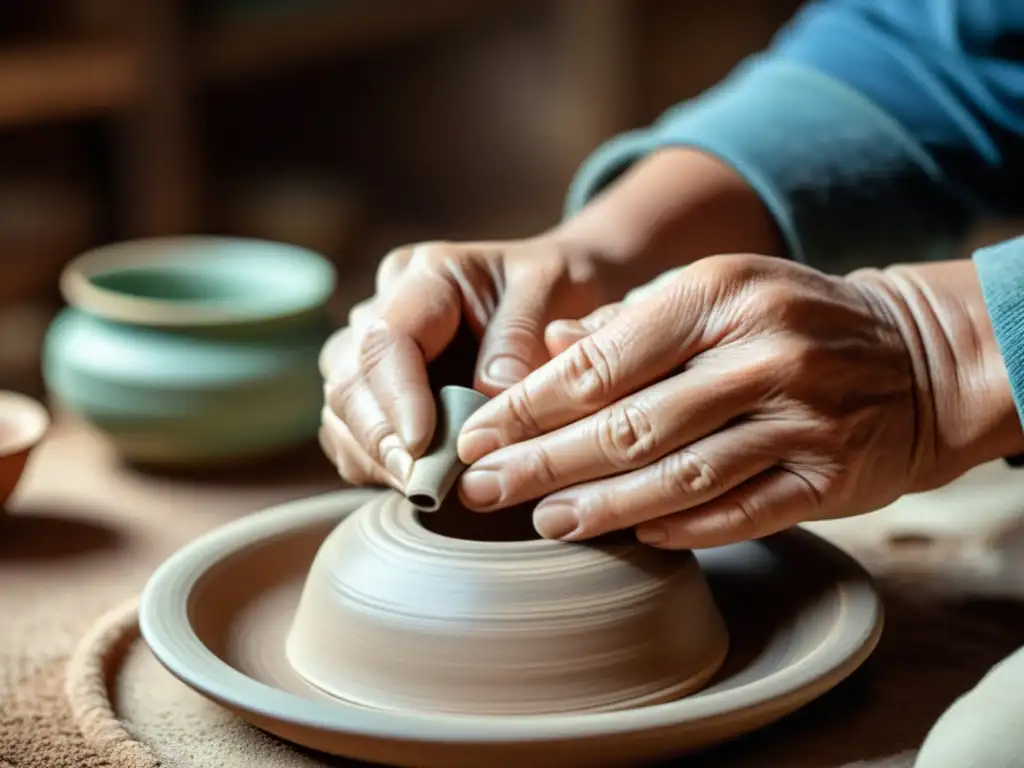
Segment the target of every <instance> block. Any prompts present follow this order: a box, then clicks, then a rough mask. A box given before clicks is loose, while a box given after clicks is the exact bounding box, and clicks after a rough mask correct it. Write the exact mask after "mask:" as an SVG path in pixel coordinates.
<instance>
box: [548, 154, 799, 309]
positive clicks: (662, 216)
mask: <svg viewBox="0 0 1024 768" xmlns="http://www.w3.org/2000/svg"><path fill="white" fill-rule="evenodd" d="M554 234H555V236H556V237H558V238H560V239H561V240H563V241H566V242H568V243H570V244H572V245H573V246H574V247H576V248H579V249H582V250H585V251H586V252H588V253H591V254H595V255H596V256H597V258H598V259H600V260H601V262H602V263H603V264H604V265H605V266H606V268H607V269H608V272H609V273H610V276H611V279H612V280H613V282H614V284H615V285H616V286H617V288H621V291H622V293H625V292H626V291H627V290H629V289H632V288H635V287H637V286H638V285H641V284H644V283H647V282H649V281H651V280H653V279H654V278H655V277H657V276H658V275H659V274H661V273H663V272H665V271H667V270H669V269H671V268H673V267H677V266H680V265H684V264H688V263H691V262H693V261H696V260H697V259H700V258H703V257H705V256H710V255H713V254H717V253H760V254H765V255H772V256H782V255H784V254H785V246H784V243H783V241H782V238H781V236H780V234H779V230H778V227H777V226H776V225H775V221H774V219H773V218H772V216H771V214H770V213H769V211H768V209H767V208H766V207H765V205H764V203H763V201H762V200H761V198H760V197H759V196H758V194H757V193H756V192H755V191H754V189H753V188H752V187H751V186H750V185H749V184H748V183H747V182H746V181H745V180H744V179H743V177H741V176H740V175H739V174H737V173H736V172H735V171H734V170H733V169H732V168H730V167H729V166H728V165H725V164H724V163H722V162H721V161H719V160H717V159H716V158H714V157H712V156H710V155H706V154H704V153H701V152H698V151H695V150H691V149H676V148H668V149H663V150H658V151H655V152H654V153H653V154H651V155H650V156H649V157H647V158H645V159H644V160H643V161H641V162H639V163H637V164H636V165H635V166H634V167H633V168H631V169H630V170H629V171H628V172H626V173H625V174H624V175H623V176H622V177H621V178H620V179H619V180H618V181H617V182H616V183H615V184H613V185H611V186H610V187H608V188H607V189H605V190H604V191H603V193H602V194H600V195H598V196H597V197H596V198H594V199H593V200H592V201H590V202H589V204H587V205H586V206H585V207H583V208H582V210H581V211H580V212H579V213H577V214H576V215H574V216H571V217H570V218H568V219H567V220H566V221H565V222H564V223H563V224H562V225H560V226H559V227H558V228H557V229H556V230H555V233H554Z"/></svg>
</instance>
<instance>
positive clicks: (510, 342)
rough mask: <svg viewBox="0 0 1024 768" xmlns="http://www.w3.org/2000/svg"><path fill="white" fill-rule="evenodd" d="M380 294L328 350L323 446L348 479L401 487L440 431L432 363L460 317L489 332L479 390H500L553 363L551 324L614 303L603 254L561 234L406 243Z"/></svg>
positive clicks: (384, 270) (389, 260) (382, 278)
mask: <svg viewBox="0 0 1024 768" xmlns="http://www.w3.org/2000/svg"><path fill="white" fill-rule="evenodd" d="M376 290H377V293H376V295H375V296H373V297H372V298H371V299H369V300H368V301H365V302H363V303H362V304H360V305H358V306H356V307H355V308H354V309H353V310H352V312H351V314H350V316H349V325H348V327H346V328H344V329H342V330H341V331H339V332H338V333H336V334H335V335H334V336H333V337H332V338H331V339H330V340H329V341H328V343H327V345H326V346H325V347H324V350H323V353H322V354H321V358H320V368H321V372H322V374H323V376H324V379H325V394H326V402H327V406H326V407H325V408H324V414H323V428H322V429H321V443H322V445H323V447H324V450H325V451H326V453H327V455H328V456H329V457H330V458H331V459H332V460H333V461H334V462H335V463H336V464H337V466H338V469H339V471H340V473H341V474H342V476H343V477H344V478H345V479H346V480H348V481H349V482H351V483H354V484H365V483H378V484H386V485H391V486H394V487H397V488H399V489H401V488H402V487H404V484H405V482H406V480H407V478H408V473H409V471H410V468H411V465H412V461H413V457H417V456H419V455H421V454H422V452H423V451H424V450H425V448H426V447H427V445H428V444H429V442H430V439H431V437H432V435H433V431H434V421H435V412H436V407H435V404H434V401H433V396H432V394H431V391H430V388H429V386H428V382H427V369H426V365H427V363H429V362H430V361H431V360H433V359H434V358H436V357H437V356H438V355H439V354H440V353H441V352H442V351H443V350H444V348H445V347H446V346H447V345H448V344H449V343H450V342H451V341H452V339H453V337H454V335H455V333H456V330H457V329H458V327H459V324H460V323H461V322H463V321H465V322H466V323H467V324H468V325H469V326H470V327H471V328H472V329H473V331H474V332H475V333H476V334H477V336H478V337H479V338H480V339H481V348H480V353H479V357H478V360H477V367H476V374H475V376H476V381H475V385H474V386H475V387H476V388H477V389H479V390H480V391H482V392H485V393H487V394H497V393H498V392H500V391H502V390H503V389H505V388H506V387H508V386H510V385H511V384H514V383H515V382H517V381H519V380H520V379H522V378H523V377H524V376H526V374H528V373H529V372H530V371H532V370H534V369H535V368H537V367H538V366H539V365H541V364H542V363H544V362H546V361H547V360H548V359H549V357H550V356H549V353H548V351H547V347H546V346H545V344H544V337H543V334H544V328H545V326H546V325H547V324H548V323H549V322H551V321H552V320H554V319H555V318H559V317H574V318H578V317H582V316H584V315H585V314H587V313H588V312H590V311H592V310H593V309H595V308H596V307H598V306H600V304H601V302H602V301H606V300H607V296H605V295H603V293H602V291H601V281H600V279H599V275H598V270H597V269H596V267H595V262H594V260H592V259H590V258H589V257H588V256H587V255H586V254H581V253H579V252H578V250H575V249H573V248H572V247H570V246H568V245H566V244H564V243H562V242H561V241H560V240H559V239H558V238H557V237H556V236H544V237H540V238H536V239H533V240H524V241H518V242H508V243H480V244H449V243H435V244H424V245H417V246H414V247H409V248H400V249H398V250H396V251H394V252H392V253H391V254H389V255H388V256H387V257H386V258H385V259H384V260H383V262H382V263H381V265H380V268H379V269H378V272H377V286H376Z"/></svg>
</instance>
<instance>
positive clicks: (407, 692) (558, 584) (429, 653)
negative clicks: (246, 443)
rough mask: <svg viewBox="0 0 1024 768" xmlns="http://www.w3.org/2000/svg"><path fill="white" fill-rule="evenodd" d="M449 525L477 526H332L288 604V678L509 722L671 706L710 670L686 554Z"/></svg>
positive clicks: (714, 615)
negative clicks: (510, 717)
mask: <svg viewBox="0 0 1024 768" xmlns="http://www.w3.org/2000/svg"><path fill="white" fill-rule="evenodd" d="M460 514H461V515H462V517H463V519H465V520H470V518H472V519H474V520H475V519H484V518H485V517H490V515H487V516H484V515H476V514H474V513H471V512H467V511H464V510H463V511H462V512H461V513H459V512H458V511H457V510H452V511H451V513H449V512H448V511H446V510H442V511H441V512H440V513H436V514H435V515H429V514H428V515H426V516H422V515H421V513H419V512H417V510H416V509H415V508H414V507H413V506H412V505H411V504H410V503H409V502H408V501H406V500H405V499H404V498H403V497H402V496H401V495H399V494H398V493H388V494H382V495H381V496H380V497H378V498H377V499H375V500H373V501H371V502H370V503H368V504H367V505H366V506H364V507H362V508H361V509H359V510H357V511H356V512H354V513H353V514H352V515H350V516H349V517H347V518H346V519H345V520H344V521H343V522H342V523H341V524H340V525H339V526H338V527H337V528H336V529H335V530H334V531H333V533H332V534H331V535H330V536H329V537H328V538H327V539H326V540H325V541H324V544H323V546H322V547H321V549H320V551H319V552H318V554H317V556H316V558H315V560H314V562H313V565H312V568H311V569H310V573H309V576H308V578H307V582H306V584H305V587H304V589H303V592H302V597H301V599H300V601H299V605H298V609H297V611H296V615H295V619H294V622H293V625H292V628H291V631H290V632H289V635H288V639H287V647H286V653H287V656H288V660H289V663H290V664H291V665H292V666H293V667H294V669H295V670H296V672H298V673H299V674H300V675H301V676H302V677H303V678H305V679H306V680H307V681H308V682H310V683H312V684H313V685H315V686H317V687H318V688H320V689H322V690H323V691H325V692H327V693H328V694H330V695H332V696H335V697H337V698H340V699H344V700H346V701H349V702H352V703H356V704H361V705H363V706H366V707H370V708H374V709H390V710H406V711H423V712H450V713H464V714H520V715H522V714H549V713H556V712H594V711H602V710H613V709H628V708H633V707H637V706H644V705H647V704H654V703H660V702H664V701H668V700H672V699H676V698H679V697H682V696H685V695H687V694H688V693H691V692H693V691H695V690H697V689H698V688H700V687H701V686H703V685H704V684H705V683H706V682H707V681H708V680H709V679H710V678H711V676H712V675H713V674H714V673H715V672H716V671H717V669H718V668H719V666H720V665H721V663H722V662H723V660H724V658H725V655H726V651H727V647H728V637H727V633H726V629H725V624H724V622H723V621H722V618H721V616H720V615H719V612H718V610H717V608H716V606H715V604H714V602H713V600H712V597H711V594H710V591H709V589H708V587H707V584H706V583H705V581H704V577H703V575H702V573H701V571H700V568H699V567H698V565H697V561H696V558H694V557H693V555H692V554H691V553H689V552H664V551H659V550H654V549H651V548H648V547H644V546H642V545H640V544H638V543H637V542H635V540H632V539H631V538H630V539H623V540H618V541H609V542H607V543H602V544H600V545H583V544H565V543H561V542H554V541H544V540H540V539H537V538H535V534H532V528H529V527H528V525H520V524H518V523H517V522H512V523H510V525H509V527H508V528H506V529H504V531H503V533H502V535H501V536H491V537H489V538H490V539H491V540H479V538H480V537H478V536H474V535H473V531H472V529H470V528H468V527H467V528H463V529H462V530H461V531H446V530H444V529H443V527H442V526H441V522H442V521H445V520H447V521H454V520H457V519H458V518H459V515H460ZM494 514H495V515H498V514H502V513H494ZM508 514H509V515H512V514H513V513H508ZM509 519H510V520H514V517H511V516H510V518H509ZM525 519H526V520H527V521H528V520H529V517H528V515H527V516H526V517H525ZM421 520H422V521H421ZM435 520H436V521H438V522H437V524H435V523H434V522H433V521H435ZM423 521H429V522H428V523H427V524H428V525H429V527H430V528H431V529H429V530H428V527H427V526H425V524H424V522H423ZM467 531H468V535H467ZM517 531H518V533H517ZM456 535H459V536H462V537H461V538H458V537H456ZM496 538H497V539H501V540H493V539H496Z"/></svg>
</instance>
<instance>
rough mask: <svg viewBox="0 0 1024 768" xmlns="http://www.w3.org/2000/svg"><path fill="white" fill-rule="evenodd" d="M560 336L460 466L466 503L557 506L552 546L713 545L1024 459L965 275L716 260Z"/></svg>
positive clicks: (481, 417) (496, 409) (492, 405)
mask: <svg viewBox="0 0 1024 768" xmlns="http://www.w3.org/2000/svg"><path fill="white" fill-rule="evenodd" d="M548 336H549V341H550V342H551V345H552V349H551V351H552V353H553V354H557V353H560V354H557V356H556V357H554V359H553V360H551V361H550V362H549V363H547V364H545V365H544V366H542V367H541V368H540V369H538V370H537V371H535V372H533V373H532V374H531V375H530V376H528V377H527V378H526V379H525V380H524V381H523V382H521V383H519V384H517V385H515V386H514V387H512V388H510V389H508V390H507V391H505V392H504V393H503V394H502V395H500V396H498V397H497V398H495V399H494V400H492V401H490V402H489V403H487V404H486V405H485V406H484V407H483V408H481V409H480V410H479V411H477V412H476V413H475V414H474V415H473V416H472V417H471V418H470V419H469V421H468V422H467V423H466V425H465V427H464V428H463V431H462V434H461V436H460V440H459V451H460V455H461V456H462V459H463V460H464V461H466V462H467V463H470V464H472V466H471V467H470V469H469V471H467V472H466V473H465V474H464V475H463V476H462V480H461V485H460V494H461V496H462V498H463V499H464V501H465V502H466V503H467V506H470V507H472V508H475V509H478V510H481V511H486V510H492V509H497V508H499V507H506V506H510V505H512V504H516V503H521V502H524V501H526V500H529V499H531V498H541V497H544V498H542V501H541V502H540V503H539V505H538V506H537V509H536V511H535V513H534V523H535V525H536V527H537V529H538V531H539V532H540V533H541V534H542V535H544V536H547V537H550V538H562V539H565V540H570V541H572V540H580V539H586V538H589V537H591V536H595V535H597V534H601V533H605V532H608V531H610V530H613V529H622V528H629V527H634V526H635V527H636V531H637V535H638V536H639V538H640V539H641V540H643V541H646V542H648V543H651V544H653V545H656V546H662V547H667V548H684V547H706V546H716V545H721V544H725V543H730V542H734V541H737V540H741V539H746V538H754V537H760V536H763V535H766V534H769V533H773V532H776V531H778V530H780V529H783V528H786V527H789V526H792V525H793V524H795V523H798V522H800V521H804V520H812V519H821V518H828V517H836V516H843V515H850V514H856V513H859V512H864V511H868V510H872V509H875V508H878V507H880V506H882V505H884V504H886V503H888V502H890V501H892V500H894V499H896V498H897V497H899V496H900V495H902V494H903V493H905V492H909V491H912V490H923V489H925V488H929V487H934V486H936V485H937V484H940V483H942V482H945V481H948V480H950V479H952V478H953V477H955V476H956V475H957V474H960V473H961V472H963V471H965V470H966V469H967V468H968V467H970V466H972V465H974V464H976V463H979V462H980V461H982V460H989V459H992V458H996V457H998V456H1000V455H1011V454H1010V452H1011V451H1012V450H1016V448H1015V447H1014V446H1017V447H1022V446H1024V443H1022V442H1021V441H1022V437H1021V429H1020V423H1019V421H1017V418H1016V415H1015V413H1014V408H1013V401H1012V398H1011V396H1010V392H1009V385H1008V382H1007V377H1006V373H1005V369H1004V368H1003V365H1002V362H1001V359H1000V357H999V353H998V348H997V347H996V345H995V341H994V337H993V335H992V330H991V326H990V324H989V322H988V318H987V314H986V312H985V305H984V302H983V299H982V298H981V291H980V288H979V285H978V280H977V276H976V275H975V273H974V269H973V265H972V264H971V262H969V261H962V262H945V263H940V264H936V265H927V266H918V267H893V268H890V269H888V270H886V271H884V272H879V271H866V270H865V271H860V272H856V273H853V274H852V275H850V276H849V277H846V278H839V277H830V276H826V275H824V274H821V273H819V272H816V271H814V270H812V269H810V268H807V267H804V266H801V265H798V264H794V263H791V262H787V261H783V260H778V259H772V258H768V257H761V256H746V255H742V256H714V257H710V258H707V259H704V260H703V261H700V262H698V263H696V264H694V265H691V266H689V267H686V268H685V269H684V270H682V271H680V272H678V273H677V274H676V275H674V276H671V277H669V278H668V279H666V280H665V281H663V283H662V284H661V285H660V286H656V287H655V289H654V290H653V291H652V292H651V293H650V294H649V295H647V296H646V297H643V298H642V300H640V301H637V302H633V303H623V304H621V305H619V306H617V307H607V308H605V309H603V310H602V311H601V312H600V313H598V315H595V316H594V317H592V318H589V319H586V320H584V321H583V322H582V323H574V322H559V323H555V324H553V325H552V326H551V327H550V328H549V329H548ZM1000 451H1005V452H1004V453H1000ZM474 462H475V463H474Z"/></svg>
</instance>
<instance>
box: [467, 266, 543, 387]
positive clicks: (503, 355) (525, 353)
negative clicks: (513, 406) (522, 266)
mask: <svg viewBox="0 0 1024 768" xmlns="http://www.w3.org/2000/svg"><path fill="white" fill-rule="evenodd" d="M549 314H550V302H549V296H548V292H547V291H545V290H542V289H541V290H538V288H537V287H536V286H535V285H534V286H529V285H528V284H526V283H525V282H521V283H509V284H508V285H507V287H506V291H505V294H504V295H503V296H502V298H501V301H500V302H499V304H498V307H497V309H496V310H495V313H494V316H493V317H492V318H491V321H490V323H488V325H487V327H486V328H485V329H484V334H483V338H482V339H481V342H480V354H479V356H478V357H477V370H476V385H477V387H478V388H479V389H480V390H481V391H482V392H484V393H485V394H488V395H492V396H493V395H496V394H498V393H499V392H501V391H503V390H505V389H508V388H509V387H510V386H512V385H513V384H515V383H517V382H519V381H521V380H522V379H524V378H526V377H527V376H528V375H529V374H530V373H531V372H533V371H534V370H536V369H537V368H539V367H540V366H542V365H543V364H544V363H546V362H547V361H548V360H550V359H551V357H550V355H549V354H548V350H547V346H546V345H545V343H544V328H545V326H546V325H547V323H548V321H549V319H550V317H549Z"/></svg>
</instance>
